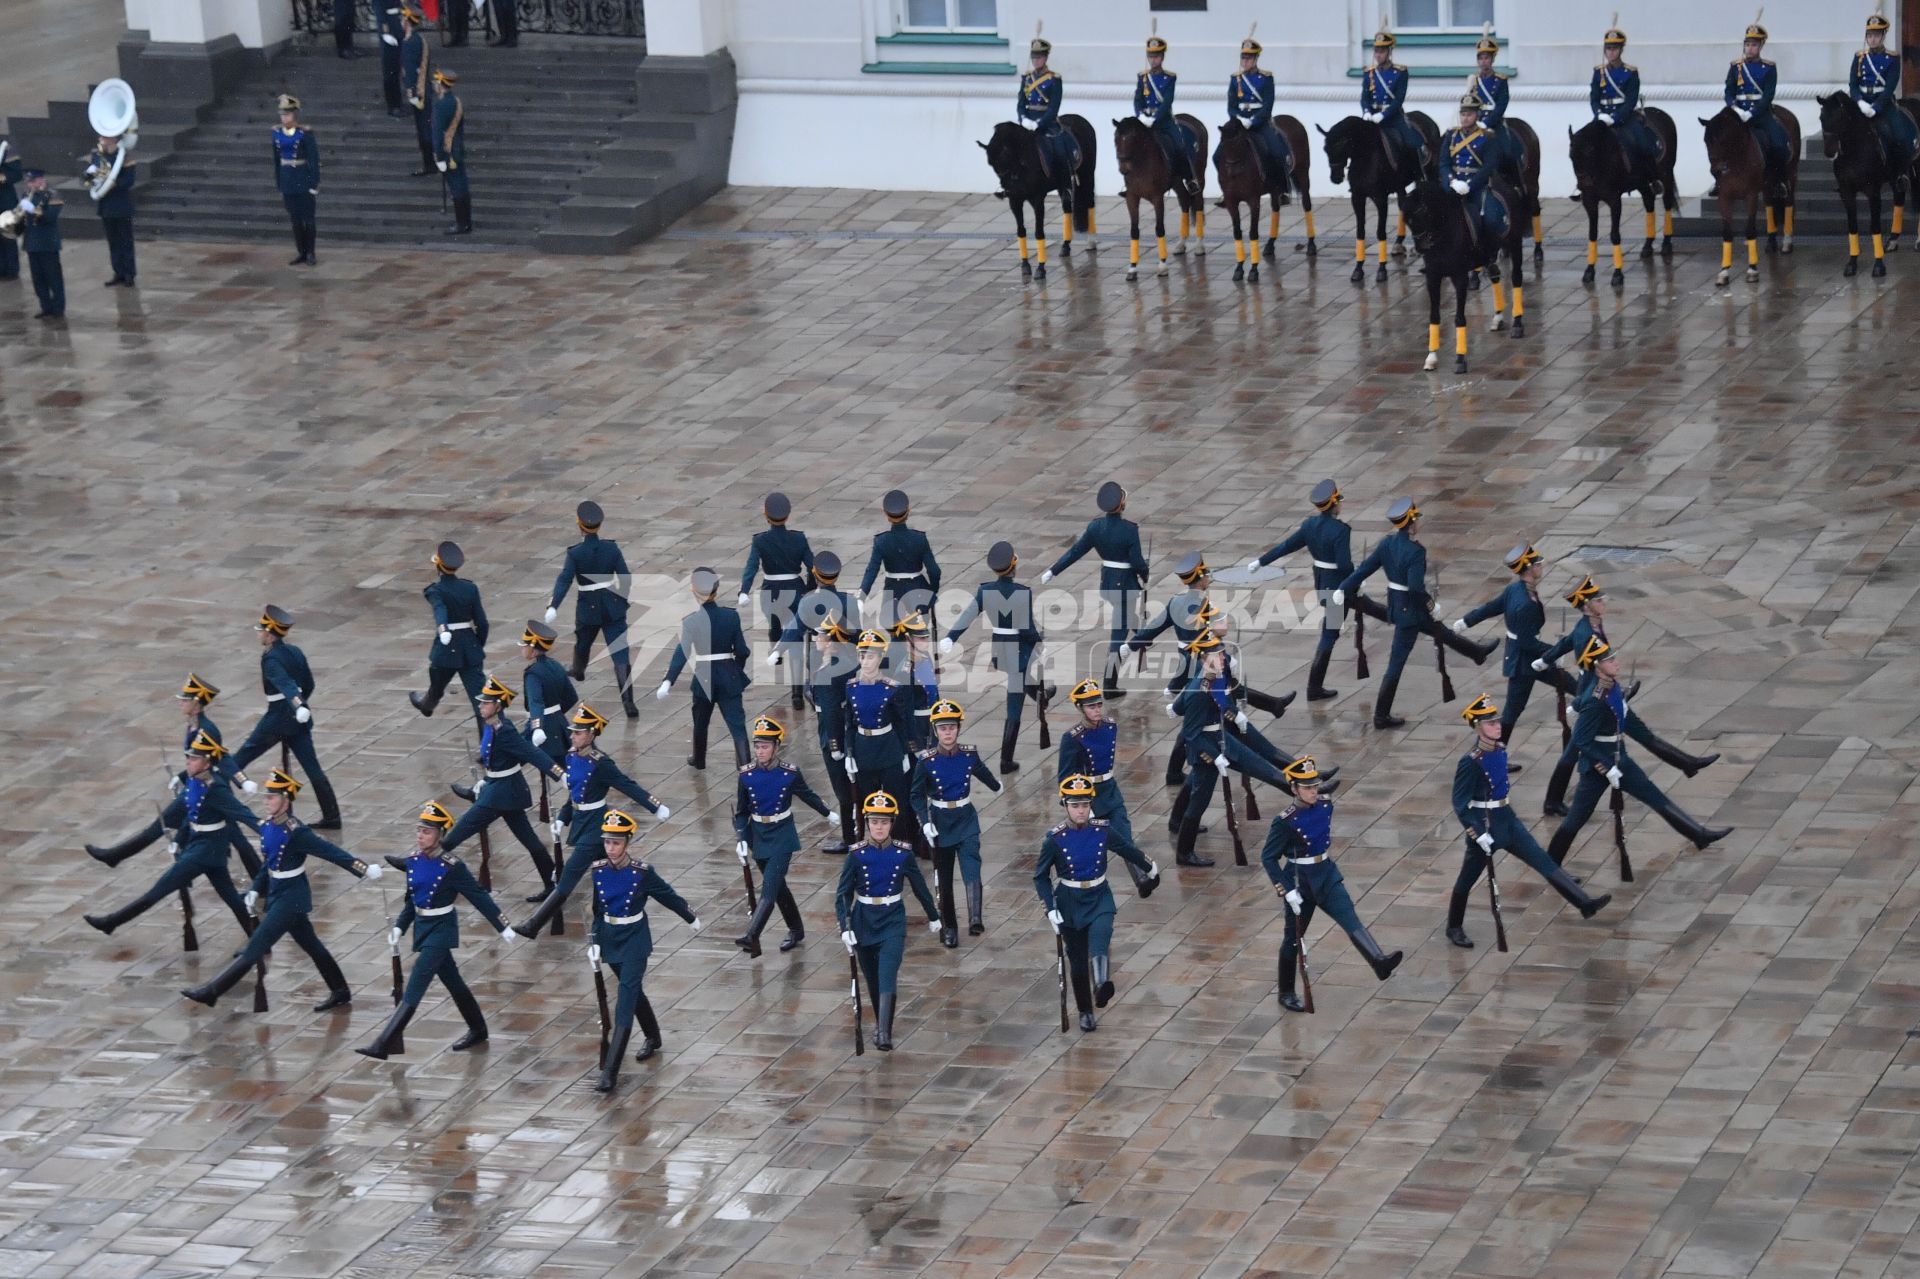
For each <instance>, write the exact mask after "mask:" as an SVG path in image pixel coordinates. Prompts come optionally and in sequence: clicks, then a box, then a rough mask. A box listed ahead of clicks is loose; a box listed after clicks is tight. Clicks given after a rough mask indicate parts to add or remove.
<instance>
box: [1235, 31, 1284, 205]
mask: <svg viewBox="0 0 1920 1279" xmlns="http://www.w3.org/2000/svg"><path fill="white" fill-rule="evenodd" d="M1261 52H1262V50H1261V47H1260V42H1259V41H1258V40H1256V39H1254V38H1253V36H1252V35H1251V34H1249V35H1248V36H1247V38H1246V39H1244V40H1242V41H1241V42H1240V70H1239V71H1237V72H1235V73H1234V74H1233V75H1232V76H1230V77H1229V78H1228V80H1227V115H1228V116H1229V117H1231V118H1233V119H1235V120H1238V121H1239V122H1240V127H1241V128H1243V129H1245V130H1246V131H1247V138H1248V140H1249V141H1251V142H1252V143H1253V149H1254V152H1255V153H1256V154H1258V155H1259V157H1260V167H1261V169H1262V170H1263V171H1264V172H1265V174H1266V185H1267V186H1269V187H1274V186H1278V187H1279V188H1280V191H1281V197H1282V199H1285V197H1286V196H1288V195H1291V194H1292V193H1293V148H1292V147H1290V146H1288V145H1287V139H1286V138H1285V137H1284V136H1283V135H1282V134H1281V132H1280V130H1278V129H1276V128H1274V127H1273V102H1274V88H1273V72H1271V71H1268V70H1265V69H1264V68H1262V67H1261V65H1260V54H1261ZM1256 238H1257V237H1256Z"/></svg>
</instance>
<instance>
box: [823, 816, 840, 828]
mask: <svg viewBox="0 0 1920 1279" xmlns="http://www.w3.org/2000/svg"><path fill="white" fill-rule="evenodd" d="M821 820H822V821H824V822H826V824H827V825H829V826H838V825H839V824H840V814H838V813H828V814H827V815H826V816H825V817H824V818H822V819H821Z"/></svg>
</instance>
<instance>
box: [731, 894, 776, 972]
mask: <svg viewBox="0 0 1920 1279" xmlns="http://www.w3.org/2000/svg"><path fill="white" fill-rule="evenodd" d="M764 886H765V885H764V884H763V885H762V887H764ZM773 907H774V900H773V895H772V894H771V893H761V894H760V904H759V905H758V906H755V907H754V909H753V918H752V919H749V920H748V921H747V931H746V932H744V933H742V934H740V936H738V937H736V938H734V939H733V944H734V945H736V946H738V947H739V948H740V949H741V950H744V951H746V952H747V954H748V956H750V957H751V958H754V959H758V958H760V930H761V929H763V928H765V927H766V926H767V920H768V919H770V918H772V916H773Z"/></svg>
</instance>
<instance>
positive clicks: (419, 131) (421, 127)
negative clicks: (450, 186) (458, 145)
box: [400, 4, 436, 178]
mask: <svg viewBox="0 0 1920 1279" xmlns="http://www.w3.org/2000/svg"><path fill="white" fill-rule="evenodd" d="M400 30H401V37H400V92H401V93H403V94H404V95H406V100H407V107H408V108H409V109H410V110H411V111H412V112H413V137H414V141H415V142H417V143H418V144H419V146H420V167H419V168H417V169H415V170H414V171H413V176H414V177H416V178H422V177H426V176H427V175H428V174H430V173H433V172H435V171H436V170H435V168H434V163H433V76H432V61H433V58H432V55H431V54H430V53H429V52H428V48H427V37H426V34H425V33H424V32H423V31H421V29H420V11H419V10H418V9H416V8H414V7H413V6H412V5H411V4H403V5H401V6H400Z"/></svg>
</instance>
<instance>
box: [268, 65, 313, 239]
mask: <svg viewBox="0 0 1920 1279" xmlns="http://www.w3.org/2000/svg"><path fill="white" fill-rule="evenodd" d="M273 177H274V181H275V182H276V183H278V184H279V188H280V203H282V204H284V205H286V206H287V218H288V219H289V220H290V221H291V222H292V223H293V251H294V259H293V261H291V262H289V263H287V265H288V266H318V265H320V260H319V259H318V258H316V257H315V256H314V255H313V238H314V234H315V227H314V219H315V217H316V216H317V206H318V204H319V196H320V144H319V143H318V142H316V141H315V140H314V137H313V130H312V129H309V128H307V126H306V125H304V124H301V123H300V99H298V98H296V97H294V96H293V95H292V94H291V93H283V94H281V95H280V123H279V125H278V126H277V127H275V129H274V131H273Z"/></svg>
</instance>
